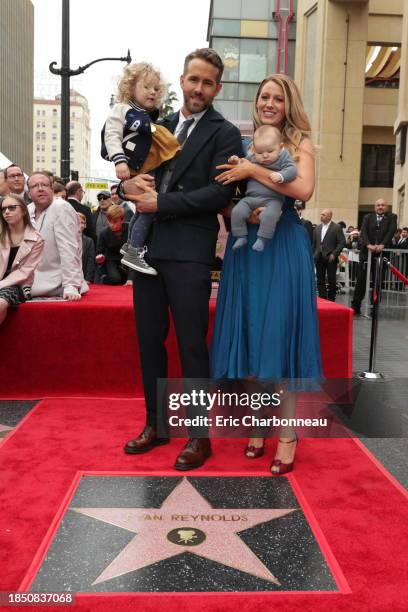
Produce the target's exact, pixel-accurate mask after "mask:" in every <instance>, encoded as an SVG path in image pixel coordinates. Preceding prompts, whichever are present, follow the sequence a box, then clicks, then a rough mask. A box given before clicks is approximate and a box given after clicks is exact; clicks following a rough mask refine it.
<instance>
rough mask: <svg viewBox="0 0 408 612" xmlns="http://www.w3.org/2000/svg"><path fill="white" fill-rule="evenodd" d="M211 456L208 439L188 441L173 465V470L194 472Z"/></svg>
mask: <svg viewBox="0 0 408 612" xmlns="http://www.w3.org/2000/svg"><path fill="white" fill-rule="evenodd" d="M210 455H211V444H210V441H209V439H208V438H200V439H199V438H193V439H192V440H189V441H188V442H187V444H186V445H185V447H184V448H183V450H182V451H181V453H180V454H179V456H178V457H177V459H176V463H175V464H174V469H175V470H181V471H186V470H194V469H195V468H198V467H200V466H201V465H203V463H205V461H206V459H208V457H209V456H210Z"/></svg>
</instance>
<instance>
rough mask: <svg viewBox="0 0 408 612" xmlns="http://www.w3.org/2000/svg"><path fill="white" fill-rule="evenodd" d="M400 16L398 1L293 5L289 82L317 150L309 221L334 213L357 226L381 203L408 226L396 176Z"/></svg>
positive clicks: (309, 0)
mask: <svg viewBox="0 0 408 612" xmlns="http://www.w3.org/2000/svg"><path fill="white" fill-rule="evenodd" d="M405 7H406V9H405V10H407V6H406V3H405ZM403 11H404V0H388V1H387V2H384V1H381V0H370V1H366V0H355V1H354V2H344V1H342V0H318V1H317V2H316V0H299V2H298V14H297V41H296V65H295V79H296V82H297V83H298V85H299V87H300V89H301V91H302V95H303V98H304V102H305V107H306V110H307V112H308V114H309V116H310V119H311V122H312V130H313V136H314V141H315V143H316V145H317V180H316V189H315V193H314V196H313V198H312V200H311V201H310V202H309V203H308V218H310V219H311V220H312V221H315V222H317V221H318V219H319V213H320V211H321V210H322V209H323V208H332V209H333V211H334V217H335V219H336V220H340V219H342V220H344V221H345V222H346V224H347V225H349V224H352V225H357V224H360V223H361V218H362V216H363V215H364V214H365V213H366V212H368V211H371V210H372V207H373V204H374V202H375V200H376V199H377V198H380V197H382V198H385V199H386V200H387V201H388V202H389V204H390V205H392V206H393V209H394V210H395V212H397V213H399V223H401V222H404V219H406V214H407V213H406V211H405V212H404V210H403V209H404V206H403V204H402V200H403V192H404V189H403V183H404V181H403V179H402V178H397V175H398V176H399V175H401V176H402V174H401V172H399V170H398V169H397V172H396V171H395V168H396V166H395V161H396V156H395V151H396V134H395V132H397V131H401V129H400V128H401V126H403V124H404V121H405V120H406V102H405V114H404V110H403V109H404V103H403V102H402V101H401V102H399V99H400V98H401V94H402V93H403V89H402V88H401V86H400V85H401V62H402V60H403V59H404V57H405V65H406V53H407V47H406V42H405V43H403V41H402V24H403ZM401 44H402V45H403V46H402V48H401ZM404 44H405V49H404ZM405 70H406V68H405ZM405 78H406V77H405ZM406 83H407V81H405V88H406ZM405 97H406V94H405ZM399 107H400V108H401V111H400V120H399V122H397V124H396V121H397V114H398V108H399ZM404 118H405V119H404ZM397 168H398V167H397ZM405 172H406V171H405ZM394 181H397V182H399V189H400V195H399V200H398V197H397V196H396V195H395V183H394ZM405 222H406V221H405Z"/></svg>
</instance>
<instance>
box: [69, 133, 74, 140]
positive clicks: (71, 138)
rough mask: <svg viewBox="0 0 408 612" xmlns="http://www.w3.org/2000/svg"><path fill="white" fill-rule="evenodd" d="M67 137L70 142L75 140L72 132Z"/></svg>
mask: <svg viewBox="0 0 408 612" xmlns="http://www.w3.org/2000/svg"><path fill="white" fill-rule="evenodd" d="M69 139H70V140H71V142H72V141H73V140H75V138H74V135H73V134H71V135H70V137H69Z"/></svg>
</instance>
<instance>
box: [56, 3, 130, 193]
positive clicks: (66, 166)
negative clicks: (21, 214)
mask: <svg viewBox="0 0 408 612" xmlns="http://www.w3.org/2000/svg"><path fill="white" fill-rule="evenodd" d="M105 61H118V62H127V63H128V64H130V62H131V61H132V58H131V57H130V50H129V49H128V53H127V56H126V57H101V58H99V59H96V60H93V61H92V62H89V64H85V66H79V67H78V68H76V69H75V70H71V68H70V67H69V0H62V47H61V68H56V67H55V66H56V64H57V62H51V64H50V65H49V70H50V72H52V73H53V74H57V75H59V76H60V77H61V170H60V171H61V178H62V179H63V181H64V182H67V181H69V179H70V155H69V149H70V146H69V125H70V78H71V77H72V76H75V75H77V74H82V73H83V72H85V70H86V69H87V68H89V66H92V65H93V64H96V63H97V62H105Z"/></svg>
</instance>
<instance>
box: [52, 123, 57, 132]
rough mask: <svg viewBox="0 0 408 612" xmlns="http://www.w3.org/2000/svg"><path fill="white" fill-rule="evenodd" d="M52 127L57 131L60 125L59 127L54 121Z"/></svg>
mask: <svg viewBox="0 0 408 612" xmlns="http://www.w3.org/2000/svg"><path fill="white" fill-rule="evenodd" d="M52 127H53V128H54V130H56V129H57V127H58V125H57V122H56V121H53V122H52Z"/></svg>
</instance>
